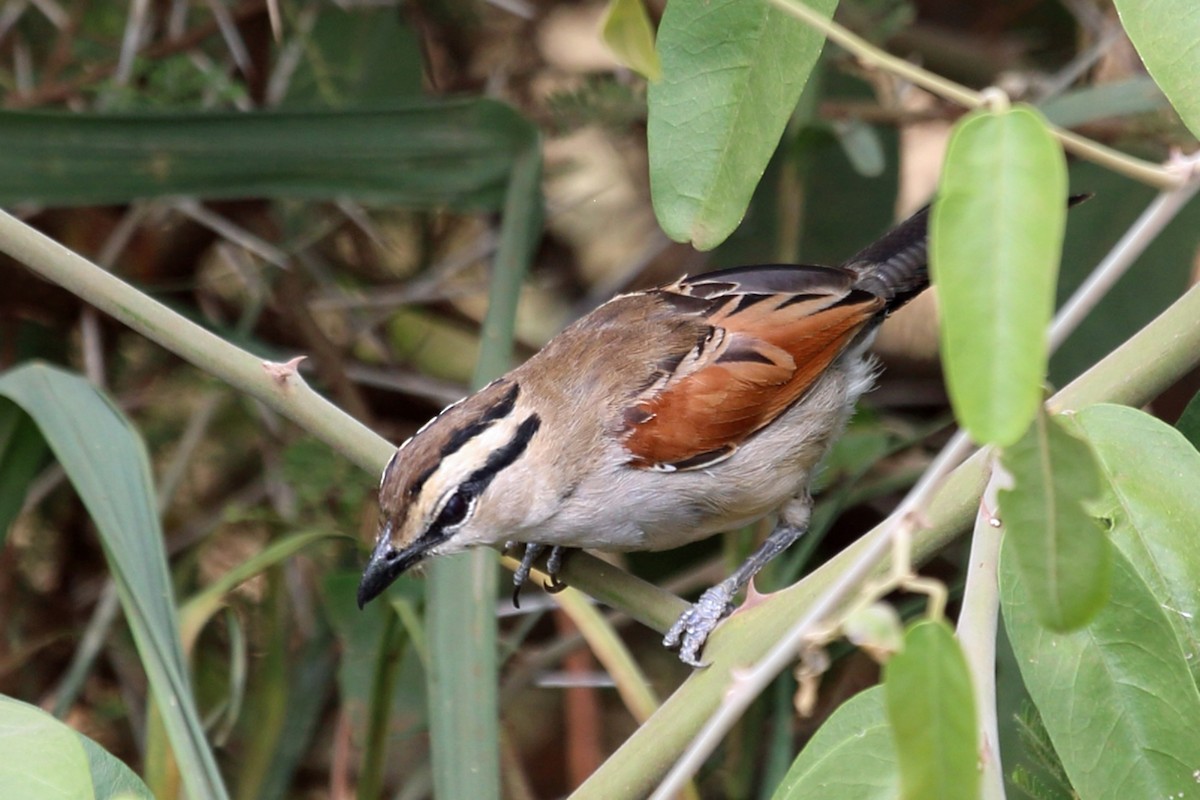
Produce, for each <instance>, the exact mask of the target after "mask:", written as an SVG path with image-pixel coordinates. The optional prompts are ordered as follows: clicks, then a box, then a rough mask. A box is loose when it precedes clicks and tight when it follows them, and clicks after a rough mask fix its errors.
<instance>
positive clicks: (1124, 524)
mask: <svg viewBox="0 0 1200 800" xmlns="http://www.w3.org/2000/svg"><path fill="white" fill-rule="evenodd" d="M1075 420H1076V421H1077V422H1078V425H1079V428H1080V430H1081V431H1082V432H1083V433H1084V435H1086V436H1087V438H1088V440H1089V441H1090V442H1091V443H1092V447H1093V449H1094V450H1095V453H1096V457H1097V458H1098V460H1099V464H1100V469H1101V470H1102V471H1103V473H1104V475H1105V476H1106V477H1107V479H1108V486H1109V487H1110V488H1109V491H1108V493H1106V495H1105V497H1104V500H1103V501H1102V504H1100V505H1098V506H1097V507H1096V511H1097V512H1098V513H1100V514H1103V515H1104V516H1106V517H1107V518H1108V519H1110V520H1112V533H1111V538H1112V541H1113V543H1114V544H1115V545H1116V546H1117V547H1118V548H1119V549H1120V551H1121V552H1122V553H1123V554H1124V555H1125V558H1127V559H1129V563H1130V564H1132V565H1133V568H1134V569H1135V570H1137V573H1138V575H1140V576H1141V578H1142V580H1143V581H1145V583H1146V585H1147V586H1149V587H1150V591H1151V592H1152V593H1153V594H1154V597H1155V599H1157V600H1158V602H1159V605H1160V606H1161V607H1162V610H1163V611H1164V612H1165V613H1166V615H1167V619H1168V620H1170V622H1171V626H1172V627H1173V628H1174V629H1175V635H1176V637H1177V638H1178V639H1179V641H1180V642H1182V643H1183V651H1184V652H1185V653H1189V654H1192V658H1190V659H1189V662H1188V663H1189V664H1190V665H1191V668H1192V675H1193V677H1195V678H1196V680H1197V681H1198V682H1200V595H1198V594H1197V592H1196V587H1197V586H1200V537H1198V536H1197V535H1196V520H1200V453H1197V452H1196V448H1195V447H1193V446H1192V445H1191V443H1190V442H1188V440H1187V439H1185V438H1184V437H1183V435H1182V434H1180V432H1179V431H1177V430H1175V429H1174V428H1172V427H1171V426H1169V425H1167V424H1166V423H1165V422H1163V421H1161V420H1158V419H1155V418H1154V417H1152V416H1150V415H1149V414H1145V413H1143V412H1141V411H1138V410H1137V409H1133V408H1128V407H1126V406H1115V405H1096V406H1090V407H1088V408H1086V409H1084V410H1083V411H1081V412H1079V413H1078V414H1077V415H1076V416H1075Z"/></svg>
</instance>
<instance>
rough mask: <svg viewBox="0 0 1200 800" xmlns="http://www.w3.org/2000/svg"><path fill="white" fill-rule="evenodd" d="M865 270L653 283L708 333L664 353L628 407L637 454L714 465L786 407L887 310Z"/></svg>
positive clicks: (671, 463) (677, 465)
mask: <svg viewBox="0 0 1200 800" xmlns="http://www.w3.org/2000/svg"><path fill="white" fill-rule="evenodd" d="M855 279H856V275H855V273H853V272H852V271H850V270H846V269H841V268H834V267H797V266H787V267H784V266H779V267H775V266H768V267H744V268H738V269H732V270H722V271H719V272H712V273H707V274H704V275H699V276H696V277H695V278H684V279H682V280H680V281H677V282H676V283H673V284H671V285H670V286H667V287H664V288H662V289H658V290H655V291H654V292H652V293H651V294H656V295H658V296H659V299H660V301H662V302H663V303H664V304H665V305H666V306H670V307H672V308H673V309H674V312H673V313H675V314H678V313H680V309H687V310H688V311H687V312H685V313H691V314H696V315H698V316H699V317H700V318H701V319H702V320H703V322H704V323H705V325H703V326H700V328H699V330H702V331H703V332H704V333H703V335H702V336H701V337H700V338H699V339H698V340H695V341H694V342H692V343H686V344H685V345H684V346H683V347H681V348H680V349H679V351H678V352H674V353H672V354H670V356H669V357H668V358H665V359H663V360H662V362H660V367H661V371H660V375H659V377H658V379H657V380H655V381H654V382H653V383H652V384H651V385H650V386H648V387H647V388H646V389H645V390H644V391H642V392H641V393H640V394H639V395H638V396H637V397H635V398H634V400H633V402H632V403H631V404H630V406H629V407H628V408H627V409H626V411H625V414H624V423H625V429H624V444H625V447H626V448H627V449H628V451H629V454H630V463H631V464H632V465H633V466H637V467H643V468H652V469H660V470H666V471H673V470H683V469H699V468H702V467H705V466H709V465H711V464H714V463H716V462H718V461H721V460H723V459H725V458H728V457H729V456H730V455H732V454H733V452H734V451H735V450H736V449H737V447H738V446H739V445H740V444H741V443H742V442H743V441H745V440H746V439H747V438H748V437H749V436H751V435H753V434H754V433H755V432H757V431H759V430H761V429H762V428H763V427H765V426H766V425H768V424H770V423H771V422H772V421H773V420H774V419H775V418H776V417H778V416H779V415H780V414H782V413H783V412H784V411H786V410H787V409H788V407H790V406H791V405H792V403H794V402H795V401H796V400H798V399H799V398H800V397H801V396H802V395H803V394H804V393H805V392H806V391H807V390H808V389H809V388H810V387H811V386H812V385H813V384H814V383H815V382H816V381H817V379H818V378H819V377H820V376H821V374H822V373H823V372H824V371H825V370H826V368H828V367H829V365H830V364H831V363H833V361H834V360H835V359H836V358H837V357H838V356H839V355H840V354H841V353H842V351H843V350H844V349H845V348H846V346H847V345H848V344H849V343H850V342H851V341H853V339H854V337H855V336H856V335H857V334H858V333H859V332H860V331H861V330H862V329H863V328H864V327H865V326H866V325H868V324H869V323H870V322H871V321H872V320H873V319H874V318H875V317H876V315H878V314H879V313H881V312H882V310H883V308H884V304H885V301H884V300H883V299H882V298H880V297H877V296H876V295H874V294H871V293H868V292H864V291H861V290H858V289H856V288H855V287H854V283H855ZM697 300H702V301H704V302H702V303H697V302H696V301H697Z"/></svg>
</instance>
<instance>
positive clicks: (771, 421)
mask: <svg viewBox="0 0 1200 800" xmlns="http://www.w3.org/2000/svg"><path fill="white" fill-rule="evenodd" d="M928 216H929V207H928V206H926V207H925V208H922V209H921V210H920V211H918V212H916V213H915V214H914V215H912V216H911V217H909V218H908V219H907V220H905V221H903V222H901V223H900V224H899V225H897V226H896V227H895V228H893V229H892V230H891V231H889V232H887V233H886V234H885V235H884V236H883V237H882V238H880V239H879V240H878V241H876V242H875V243H873V244H871V245H870V246H868V247H866V248H865V249H863V250H861V251H860V252H858V253H857V254H855V255H854V256H852V257H851V258H849V259H848V260H846V261H845V262H844V263H842V264H841V265H840V266H836V267H833V266H816V265H792V264H771V265H760V266H747V267H735V268H732V269H722V270H717V271H714V272H708V273H702V274H697V275H695V276H692V277H687V276H685V277H682V278H680V279H678V280H676V281H674V282H673V283H670V284H668V285H664V286H660V287H658V288H653V289H649V290H644V291H635V292H632V293H628V294H622V295H618V296H617V297H615V298H613V299H612V300H609V301H608V302H606V303H604V304H603V305H601V306H599V307H598V308H596V309H595V310H594V311H592V312H591V313H589V314H587V315H586V316H583V317H582V318H580V319H579V320H577V321H576V322H574V323H573V324H572V325H570V326H569V327H567V328H566V329H564V330H563V331H562V332H561V333H559V334H558V335H557V336H555V337H554V338H552V339H551V340H550V341H549V342H548V343H547V344H546V345H545V347H543V348H542V349H541V350H540V351H539V352H537V353H536V354H535V355H534V356H532V357H531V358H530V359H528V360H527V361H525V362H524V363H523V364H522V365H520V366H518V367H516V368H515V369H513V370H512V371H510V372H509V373H507V374H506V375H504V376H502V377H500V378H498V379H496V380H494V381H492V382H491V383H489V384H488V385H487V386H485V387H484V388H482V389H480V390H479V391H477V392H475V393H474V394H471V395H469V396H468V397H466V398H465V399H463V400H461V401H459V402H457V403H455V404H453V405H451V406H449V407H447V408H446V409H445V410H443V411H442V412H441V413H440V414H438V415H437V416H436V417H434V418H433V419H432V420H430V421H429V422H428V423H426V424H425V425H424V426H423V427H422V428H421V429H420V430H418V431H417V432H416V433H415V434H414V435H413V436H412V437H411V438H410V439H409V440H408V441H406V442H404V443H403V444H402V445H400V446H399V447H398V448H397V449H396V451H395V453H394V454H393V455H392V457H391V460H390V461H389V462H388V464H387V467H386V468H385V469H384V471H383V476H382V480H381V483H380V489H379V506H380V523H379V529H378V535H377V538H376V541H375V545H374V547H373V549H372V552H371V555H370V559H369V561H368V563H367V566H366V568H365V569H364V571H363V575H362V580H361V583H360V585H359V589H358V604H359V607H360V608H361V607H362V606H363V605H365V604H366V603H367V602H369V601H370V600H372V599H373V598H375V597H376V596H378V595H379V594H380V593H381V592H383V591H384V589H386V588H387V587H388V586H389V585H390V584H391V583H392V582H393V581H394V580H395V579H396V578H397V577H398V576H400V575H401V574H403V573H404V572H406V571H408V570H409V569H412V568H413V567H415V566H417V565H418V564H421V563H422V562H424V561H425V560H427V559H429V558H431V557H436V556H441V555H447V554H451V553H457V552H460V551H463V550H465V549H467V548H471V547H477V546H503V545H508V546H511V545H513V544H517V545H523V546H524V554H523V558H522V561H521V566H520V568H519V569H517V571H516V572H515V573H514V578H513V579H514V583H515V586H516V591H517V592H519V590H520V587H521V585H522V583H523V582H524V581H525V580H526V579H527V577H528V575H529V572H530V569H531V568H532V566H533V564H534V561H535V559H536V558H538V557H539V556H540V555H541V554H543V553H545V552H546V550H547V549H549V554H548V556H549V557H548V558H547V561H546V571H547V574H548V575H549V576H550V580H551V583H550V584H549V585H548V586H547V588H549V589H551V590H553V589H556V588H559V587H561V586H562V585H563V584H562V581H561V579H560V577H559V575H558V571H559V569H560V568H561V566H562V563H563V559H564V557H565V556H566V554H567V553H568V551H569V550H571V549H576V548H586V549H591V550H600V551H612V552H623V551H639V550H667V549H672V548H675V547H679V546H681V545H684V544H687V543H689V542H693V541H696V540H699V539H703V538H705V537H708V536H710V535H713V534H715V533H718V532H722V531H729V530H734V529H737V528H739V527H741V526H744V525H747V524H749V523H751V522H754V521H757V520H759V519H762V518H764V517H767V516H768V515H772V514H774V515H777V519H778V522H777V523H776V524H775V526H774V529H773V530H772V531H771V533H770V534H769V535H768V536H767V537H766V539H765V540H764V541H763V543H762V544H761V545H760V546H759V547H758V549H757V550H755V551H754V552H753V553H752V554H751V555H750V556H749V558H747V560H746V561H745V562H744V563H743V564H742V565H741V566H740V567H738V568H737V569H736V570H735V571H734V572H733V573H732V574H731V575H730V576H729V577H728V578H727V579H725V580H724V581H721V582H720V583H718V584H716V585H715V586H713V587H711V588H709V589H708V590H707V591H705V592H704V593H703V594H702V595H701V596H700V597H699V599H698V600H697V601H696V602H695V603H694V604H692V605H691V606H689V607H688V609H687V611H685V612H684V613H683V614H682V616H680V618H679V619H678V620H677V621H676V622H675V624H674V625H672V626H671V628H670V629H669V630H668V631H667V634H666V636H665V637H664V644H665V645H666V646H667V647H668V648H672V649H676V650H678V655H679V658H680V659H681V660H682V661H683V662H684V663H686V664H688V665H690V666H692V667H701V666H704V662H703V661H702V660H701V652H702V650H703V647H704V644H705V642H706V641H707V639H708V637H709V635H710V634H711V633H712V631H713V630H714V629H715V628H716V626H717V625H718V623H720V621H721V620H722V619H723V618H724V617H726V616H727V615H728V614H730V613H731V612H732V610H733V608H734V600H735V598H736V596H737V595H738V593H739V592H740V591H741V590H742V589H743V588H745V586H746V585H747V583H748V582H749V581H750V579H751V578H752V577H753V576H754V575H755V574H756V573H757V572H759V571H760V570H761V569H762V568H763V567H764V566H765V565H766V564H767V563H768V562H769V561H770V560H771V559H772V558H774V557H775V556H776V555H778V554H779V553H780V552H782V551H783V550H785V549H786V548H787V547H788V546H789V545H791V544H792V543H793V542H795V541H796V540H797V539H798V538H800V536H801V535H802V534H803V533H804V531H805V529H806V527H807V524H808V520H809V516H810V512H811V509H812V503H813V501H812V497H811V495H810V485H811V483H812V480H813V477H814V474H815V473H816V472H817V470H818V469H819V465H820V463H821V461H822V459H823V457H824V456H825V454H826V453H827V452H828V450H829V449H830V446H831V445H832V443H833V442H834V441H835V440H836V439H837V438H838V436H839V435H840V434H841V433H842V431H843V430H844V429H845V426H846V424H847V421H848V419H849V418H850V416H851V414H852V411H853V409H854V406H855V404H856V402H857V401H858V399H859V397H860V396H861V395H862V394H863V393H864V392H866V391H868V390H869V389H870V388H871V386H872V385H873V383H874V380H875V377H876V374H877V373H878V371H879V368H878V366H877V363H876V361H875V359H874V358H873V357H872V356H871V354H870V352H869V346H870V343H871V341H872V339H873V338H874V335H875V332H876V331H877V330H878V328H879V325H880V323H881V322H882V321H883V320H884V319H886V318H887V317H888V316H889V315H890V314H892V313H893V312H895V311H896V310H897V309H898V308H900V307H901V306H903V305H904V304H905V303H907V302H908V301H909V300H911V299H912V298H913V297H915V296H916V295H917V294H919V293H920V292H921V291H922V290H924V289H925V288H926V287H927V286H928V285H929V276H928V268H927V228H928Z"/></svg>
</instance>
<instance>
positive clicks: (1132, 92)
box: [1038, 75, 1167, 128]
mask: <svg viewBox="0 0 1200 800" xmlns="http://www.w3.org/2000/svg"><path fill="white" fill-rule="evenodd" d="M1166 105H1167V99H1166V98H1165V97H1163V94H1162V92H1161V91H1159V89H1158V87H1157V86H1155V85H1154V81H1152V80H1150V79H1149V78H1147V77H1146V76H1145V75H1138V76H1137V77H1134V78H1129V79H1128V80H1123V81H1113V82H1112V83H1100V84H1096V85H1094V86H1084V87H1082V88H1079V89H1073V90H1071V91H1069V92H1064V93H1063V94H1060V95H1057V96H1055V97H1053V98H1051V99H1050V100H1048V101H1046V102H1045V103H1042V104H1041V105H1039V106H1038V109H1039V110H1040V111H1041V112H1042V113H1043V114H1045V115H1046V119H1047V120H1049V121H1050V122H1052V123H1054V124H1055V125H1059V126H1061V127H1063V128H1073V127H1075V126H1077V125H1083V124H1084V123H1088V122H1092V121H1094V120H1098V119H1109V118H1112V117H1128V116H1133V115H1135V114H1148V113H1150V112H1153V111H1158V110H1159V109H1162V108H1165V107H1166Z"/></svg>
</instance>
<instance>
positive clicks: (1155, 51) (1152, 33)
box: [1115, 0, 1200, 137]
mask: <svg viewBox="0 0 1200 800" xmlns="http://www.w3.org/2000/svg"><path fill="white" fill-rule="evenodd" d="M1115 5H1116V7H1117V14H1118V15H1119V16H1120V17H1121V24H1122V25H1124V26H1125V32H1126V33H1127V34H1129V41H1131V42H1133V46H1134V47H1135V48H1137V51H1138V55H1139V56H1141V57H1142V61H1144V62H1145V64H1146V71H1147V72H1149V73H1150V76H1151V77H1153V78H1154V81H1155V82H1156V83H1157V84H1158V85H1159V87H1160V88H1161V89H1162V90H1163V94H1165V95H1166V96H1167V99H1168V100H1170V101H1171V105H1173V106H1174V107H1175V110H1176V111H1178V112H1179V116H1180V118H1181V119H1182V120H1183V124H1184V125H1187V127H1188V130H1190V131H1191V132H1192V134H1193V135H1195V136H1197V137H1200V47H1197V46H1196V43H1197V42H1200V6H1198V5H1197V4H1196V3H1195V2H1193V0H1115Z"/></svg>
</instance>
